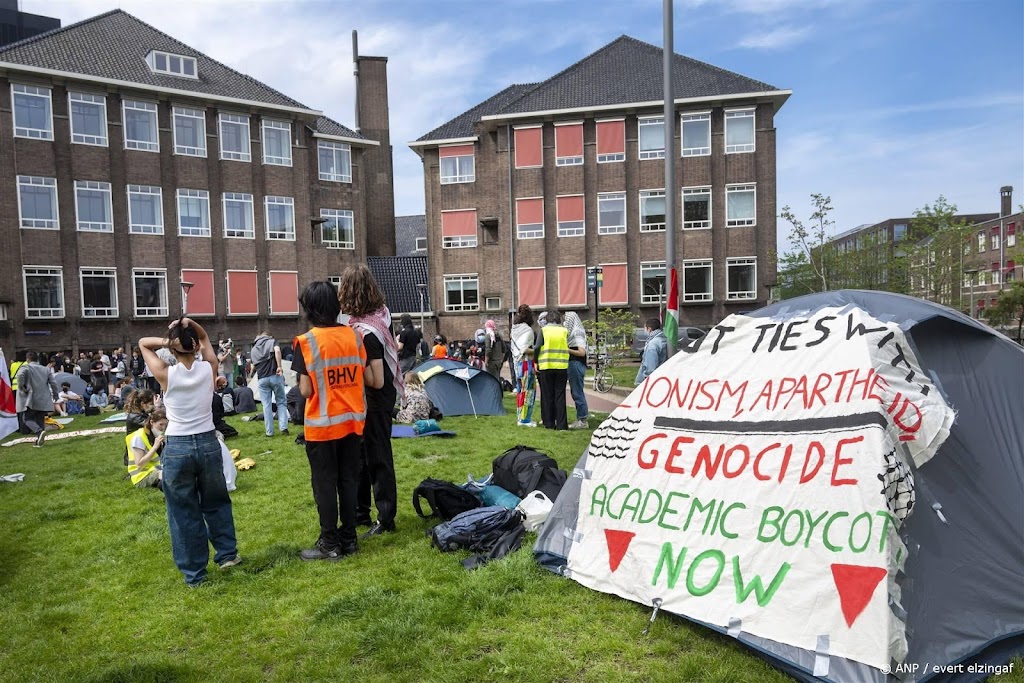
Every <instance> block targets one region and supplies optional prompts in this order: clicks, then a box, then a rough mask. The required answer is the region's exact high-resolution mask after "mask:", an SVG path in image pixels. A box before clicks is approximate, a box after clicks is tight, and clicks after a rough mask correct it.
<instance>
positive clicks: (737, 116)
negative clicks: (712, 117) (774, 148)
mask: <svg viewBox="0 0 1024 683" xmlns="http://www.w3.org/2000/svg"><path fill="white" fill-rule="evenodd" d="M741 119H750V140H751V142H750V143H749V144H747V143H744V144H739V145H730V144H729V121H730V120H733V121H738V120H741ZM755 151H757V119H756V116H755V113H754V108H753V107H746V108H744V109H726V110H725V153H726V154H749V153H751V152H755Z"/></svg>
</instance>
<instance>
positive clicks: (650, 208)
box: [640, 190, 665, 232]
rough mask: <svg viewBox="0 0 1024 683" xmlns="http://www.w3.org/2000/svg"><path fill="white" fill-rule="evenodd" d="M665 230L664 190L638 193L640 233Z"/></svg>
mask: <svg viewBox="0 0 1024 683" xmlns="http://www.w3.org/2000/svg"><path fill="white" fill-rule="evenodd" d="M664 230H665V190H641V191H640V232H663V231H664Z"/></svg>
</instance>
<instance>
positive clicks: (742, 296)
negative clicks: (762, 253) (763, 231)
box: [725, 256, 757, 301]
mask: <svg viewBox="0 0 1024 683" xmlns="http://www.w3.org/2000/svg"><path fill="white" fill-rule="evenodd" d="M733 266H753V267H754V289H753V290H745V291H742V292H734V291H732V289H731V288H730V287H731V286H730V284H729V271H730V269H732V267H733ZM725 292H726V295H725V300H726V301H753V300H754V299H756V298H757V257H755V256H737V257H733V258H727V259H725Z"/></svg>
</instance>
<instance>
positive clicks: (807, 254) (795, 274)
mask: <svg viewBox="0 0 1024 683" xmlns="http://www.w3.org/2000/svg"><path fill="white" fill-rule="evenodd" d="M811 205H812V206H813V207H814V211H813V212H812V213H811V215H810V218H809V219H808V224H807V225H804V222H803V221H802V220H800V219H799V218H797V217H796V214H794V213H793V210H792V209H790V208H789V206H788V205H786V206H784V207H782V212H781V213H780V215H781V216H782V218H783V219H784V220H786V221H787V222H788V223H789V225H790V231H789V243H790V247H791V249H792V250H793V252H792V253H791V254H784V255H783V256H782V257H781V258H780V259H779V264H780V266H781V267H780V268H779V270H780V271H782V272H784V273H786V274H787V279H788V278H789V277H790V276H791V277H792V279H793V285H792V289H794V290H799V289H801V288H807V289H808V290H809V291H808V292H799V293H800V294H808V293H811V292H827V291H828V290H829V289H831V287H830V278H831V276H832V266H833V264H834V261H835V260H836V259H835V258H834V254H833V253H832V252H830V251H829V250H826V249H825V248H824V247H825V244H826V242H827V241H828V232H829V228H830V227H831V226H833V225H835V222H834V221H831V220H829V218H828V216H829V214H830V213H832V198H831V197H829V196H827V195H823V194H820V193H813V194H811ZM782 287H783V291H784V292H785V291H789V289H790V285H789V284H783V285H782ZM782 298H787V297H786V296H784V295H783V297H782Z"/></svg>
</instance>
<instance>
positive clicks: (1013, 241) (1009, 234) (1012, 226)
mask: <svg viewBox="0 0 1024 683" xmlns="http://www.w3.org/2000/svg"><path fill="white" fill-rule="evenodd" d="M1016 245H1017V224H1016V223H1008V224H1007V225H1006V246H1008V247H1014V246H1016Z"/></svg>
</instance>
